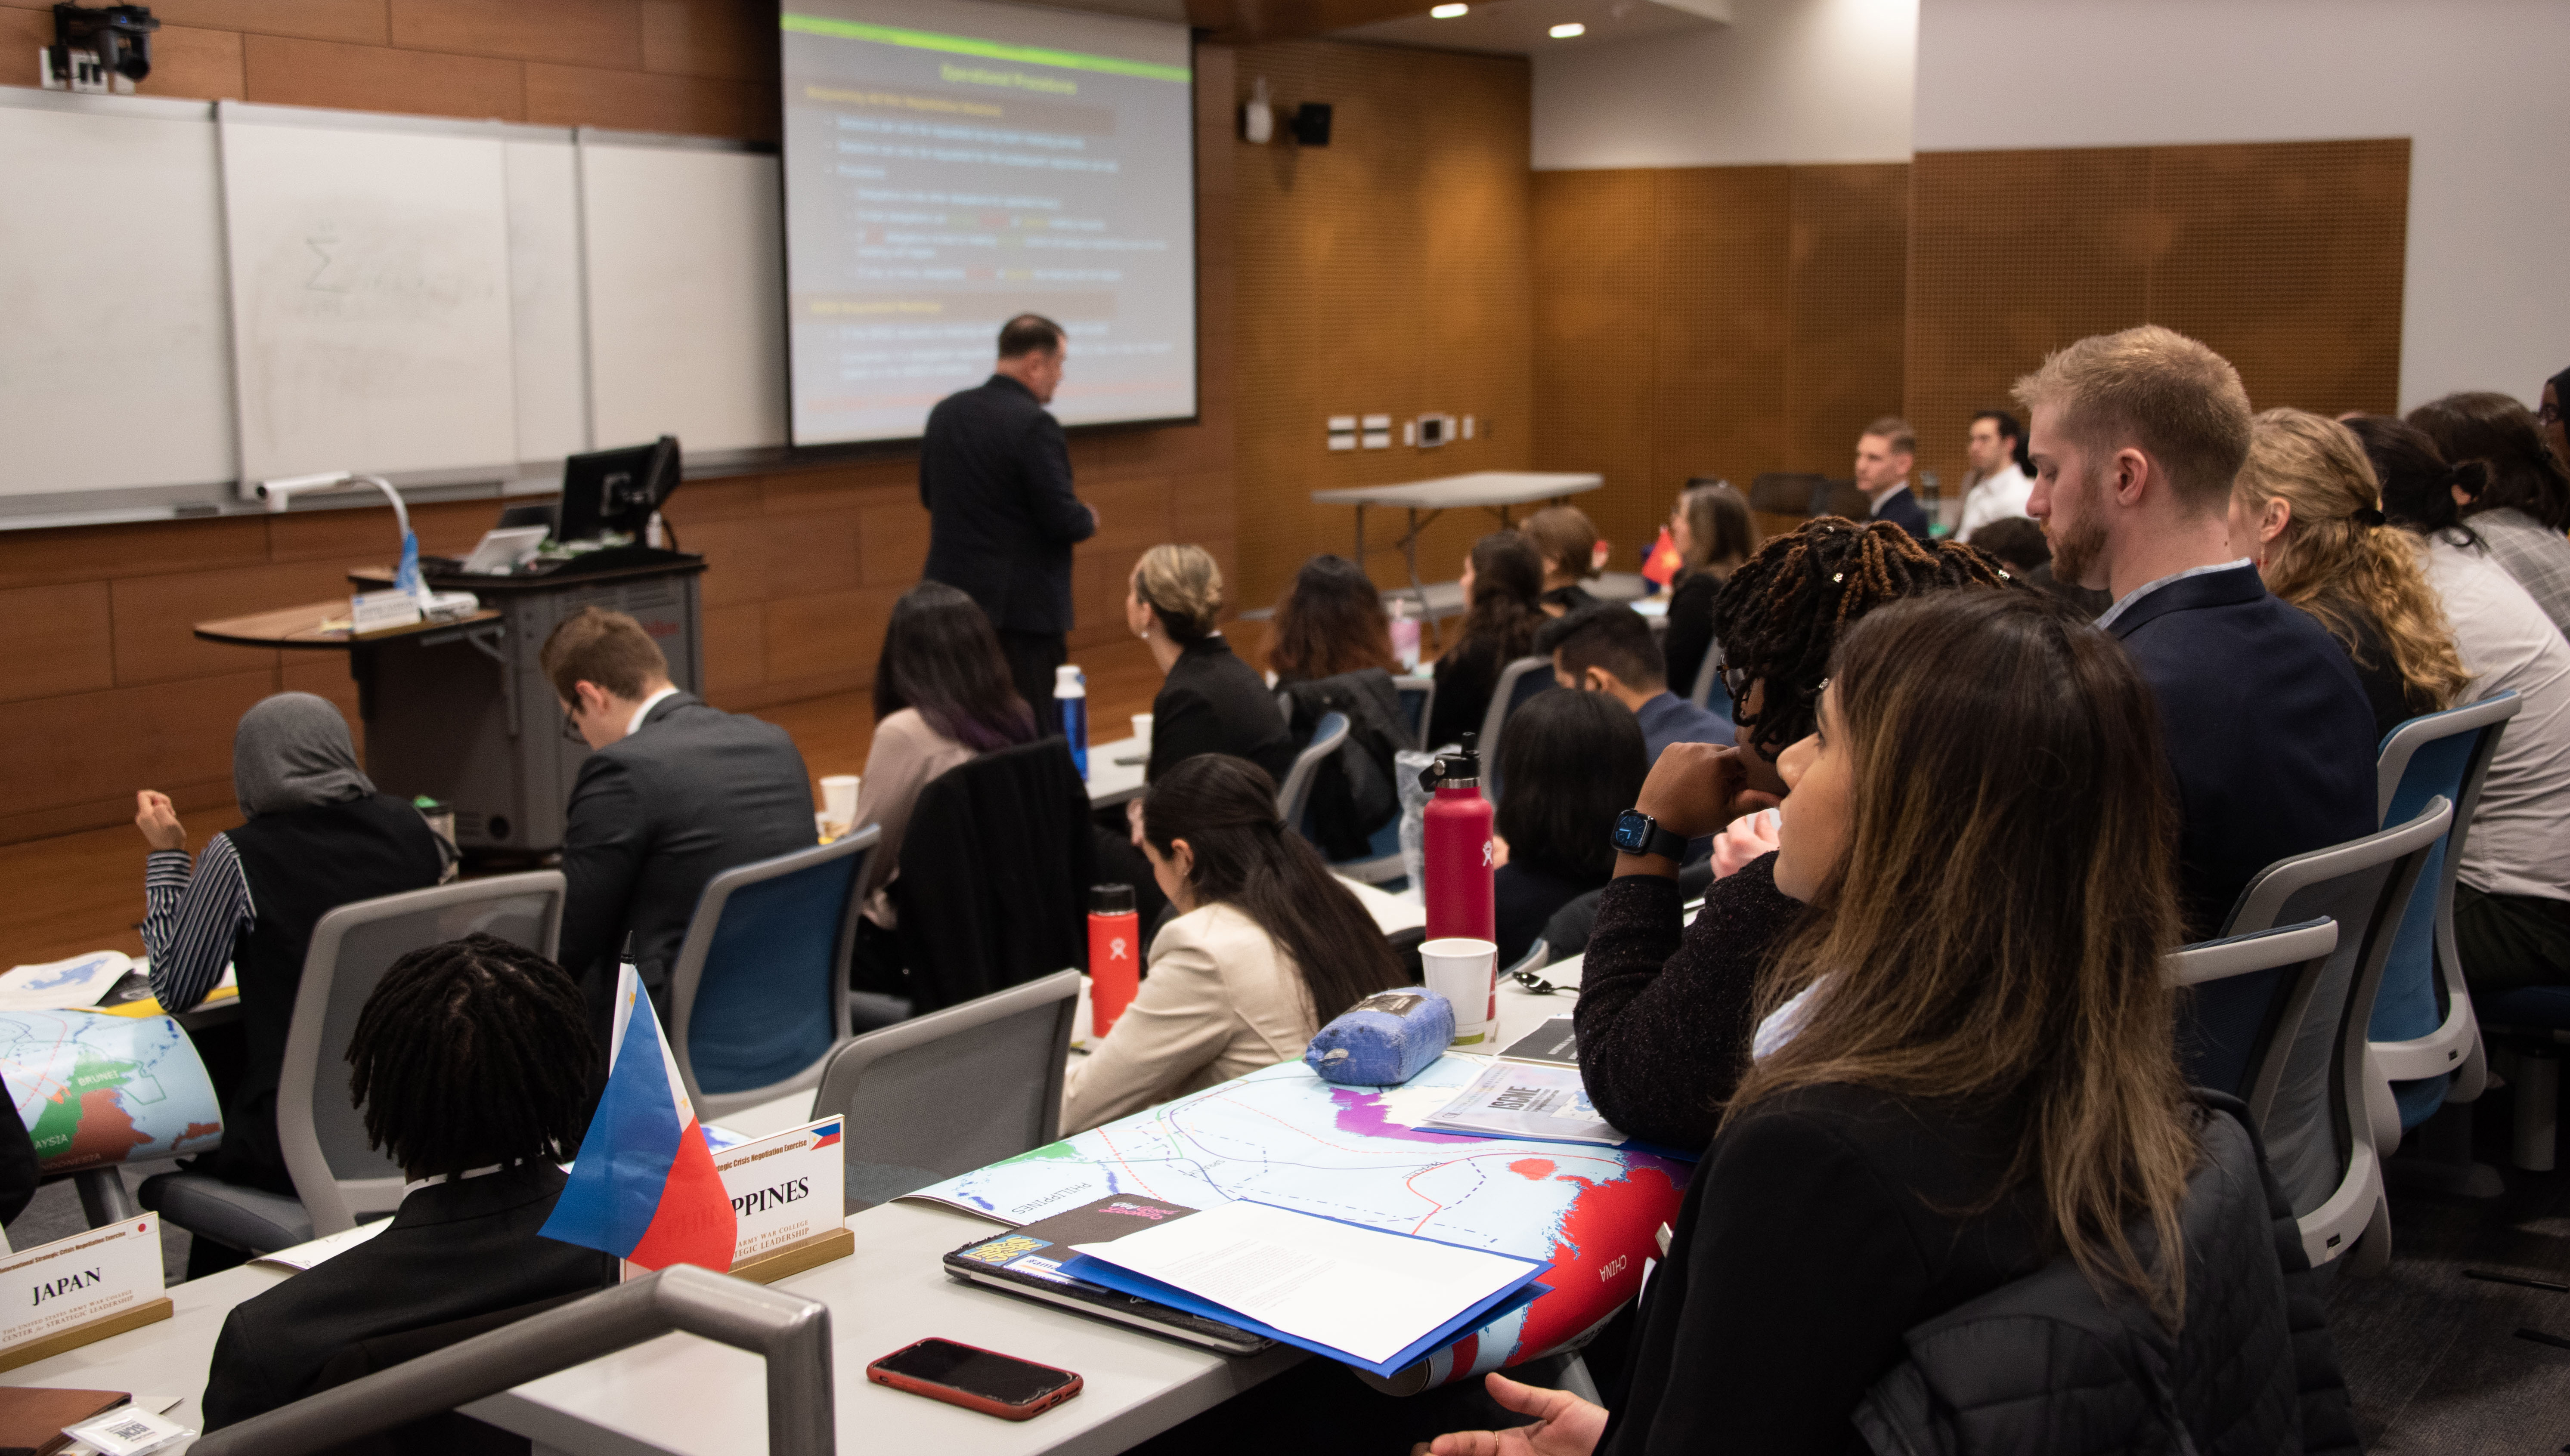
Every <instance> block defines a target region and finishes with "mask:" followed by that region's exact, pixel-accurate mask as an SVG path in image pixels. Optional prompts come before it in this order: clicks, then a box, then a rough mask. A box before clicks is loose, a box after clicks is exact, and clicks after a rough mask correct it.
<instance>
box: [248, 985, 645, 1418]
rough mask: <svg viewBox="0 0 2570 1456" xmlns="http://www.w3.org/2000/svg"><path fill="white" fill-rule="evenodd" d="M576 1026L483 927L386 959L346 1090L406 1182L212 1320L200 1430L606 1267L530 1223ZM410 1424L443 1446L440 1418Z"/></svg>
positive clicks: (352, 1052) (555, 1141)
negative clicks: (356, 1238)
mask: <svg viewBox="0 0 2570 1456" xmlns="http://www.w3.org/2000/svg"><path fill="white" fill-rule="evenodd" d="M588 1027H589V1022H588V1013H587V1011H586V1009H585V1004H584V1002H583V1001H582V998H581V993H580V987H579V986H578V985H576V984H574V983H573V981H572V978H571V977H570V976H569V975H567V974H565V973H564V972H563V970H562V968H561V967H559V966H557V965H555V964H554V963H553V962H552V961H550V960H547V959H546V958H544V957H543V956H541V955H538V954H537V953H536V952H534V951H532V950H529V949H527V948H526V947H524V946H522V945H514V944H511V943H510V942H508V941H506V940H503V939H500V938H498V937H497V936H493V935H484V934H473V935H467V936H465V937H464V938H463V939H461V940H449V941H447V942H446V943H444V944H442V945H430V946H427V947H425V948H423V949H419V950H414V951H412V952H411V953H409V954H408V955H405V956H403V957H402V958H401V959H399V960H397V961H395V962H393V966H392V969H390V970H388V971H385V972H384V978H383V980H382V981H380V982H379V983H377V985H376V986H375V990H374V994H372V995H370V996H368V997H367V998H366V1004H365V1007H364V1009H363V1010H361V1011H360V1012H358V1015H357V1029H356V1033H355V1035H354V1036H352V1037H351V1038H350V1039H349V1044H348V1060H349V1061H350V1062H352V1063H354V1064H355V1072H354V1074H353V1075H352V1076H351V1077H350V1078H349V1079H348V1089H349V1093H350V1095H351V1096H352V1098H353V1099H354V1100H355V1101H356V1103H357V1104H358V1105H359V1106H361V1107H362V1108H364V1110H365V1112H364V1115H365V1122H366V1137H367V1140H368V1142H369V1143H370V1144H371V1145H373V1146H375V1147H380V1148H382V1149H383V1150H384V1151H385V1152H386V1153H388V1154H390V1155H391V1156H392V1159H393V1161H394V1162H396V1163H398V1164H400V1165H401V1168H402V1171H403V1176H404V1177H406V1178H408V1179H410V1180H411V1182H410V1185H409V1187H408V1188H407V1189H405V1190H404V1192H403V1194H402V1201H401V1208H400V1209H399V1210H398V1211H397V1212H395V1213H394V1215H393V1217H392V1222H391V1223H390V1224H388V1225H385V1226H384V1230H383V1232H382V1233H381V1234H378V1235H376V1236H375V1237H374V1238H372V1239H370V1240H368V1241H366V1242H365V1243H363V1244H360V1245H358V1246H357V1247H356V1248H354V1249H350V1250H348V1251H346V1252H344V1253H342V1254H340V1255H338V1256H337V1257H335V1258H333V1259H331V1260H329V1261H328V1262H326V1263H324V1264H321V1265H317V1266H315V1267H314V1268H312V1269H311V1270H309V1271H307V1272H305V1273H303V1274H297V1275H295V1276H294V1277H293V1278H292V1279H291V1280H288V1281H287V1282H285V1283H282V1284H279V1285H277V1286H276V1287H274V1288H272V1289H269V1290H268V1291H267V1292H265V1293H263V1294H260V1295H258V1296H257V1297H255V1298H252V1299H249V1300H246V1301H244V1302H243V1303H241V1304H240V1305H239V1306H238V1307H236V1308H234V1309H233V1310H232V1312H231V1313H230V1314H229V1315H228V1316H226V1317H225V1318H224V1320H223V1330H222V1335H221V1337H220V1338H219V1339H217V1340H216V1341H215V1343H214V1365H213V1370H212V1373H211V1376H210V1378H209V1379H208V1381H207V1383H206V1401H205V1409H206V1429H207V1430H210V1431H211V1430H214V1429H216V1428H218V1427H221V1426H227V1425H230V1424H232V1423H233V1422H235V1421H243V1420H247V1419H249V1418H250V1417H251V1416H254V1415H258V1414H261V1413H263V1412H265V1411H270V1410H273V1409H275V1408H276V1407H278V1406H280V1405H284V1404H286V1403H288V1402H289V1401H294V1400H299V1399H301V1398H303V1397H304V1396H306V1395H309V1394H312V1393H313V1392H314V1391H315V1390H318V1389H320V1388H322V1386H323V1384H324V1383H325V1382H324V1379H323V1376H324V1366H327V1365H332V1364H334V1363H342V1362H341V1361H335V1360H334V1358H333V1357H334V1356H340V1355H342V1354H343V1353H344V1352H346V1351H349V1350H351V1349H352V1348H353V1347H356V1346H358V1345H359V1344H361V1343H362V1342H364V1341H368V1340H373V1339H377V1338H379V1337H382V1336H385V1335H391V1334H400V1333H405V1332H408V1331H414V1330H427V1329H429V1328H431V1327H432V1326H441V1325H452V1324H454V1323H455V1322H456V1321H458V1320H466V1319H481V1318H484V1317H485V1316H498V1315H502V1314H503V1313H504V1311H514V1312H517V1313H529V1312H533V1311H532V1310H530V1309H528V1308H527V1306H529V1305H533V1304H539V1303H545V1302H552V1301H560V1300H563V1299H566V1298H572V1297H577V1296H579V1295H581V1294H585V1293H588V1292H590V1291H591V1290H594V1289H603V1288H606V1287H608V1286H609V1285H611V1284H613V1283H615V1282H616V1260H615V1258H614V1257H612V1256H610V1255H606V1254H601V1253H599V1252H598V1251H596V1250H594V1249H580V1248H575V1247H574V1246H572V1245H569V1244H558V1243H556V1242H554V1241H553V1240H550V1239H546V1238H543V1237H541V1236H540V1234H539V1232H538V1231H540V1230H542V1229H543V1228H544V1226H545V1221H546V1220H547V1219H548V1218H550V1217H552V1215H553V1209H554V1200H555V1199H556V1198H558V1197H560V1196H561V1194H562V1189H563V1183H564V1178H563V1171H562V1169H561V1167H560V1166H559V1165H560V1164H562V1163H563V1162H564V1161H566V1160H568V1159H569V1158H570V1157H571V1156H572V1155H573V1154H574V1153H576V1152H578V1151H579V1150H580V1140H581V1135H582V1133H583V1132H585V1131H586V1130H587V1127H588V1122H589V1105H590V1096H591V1093H592V1091H593V1090H594V1088H595V1085H596V1083H597V1081H598V1079H599V1077H600V1075H601V1074H600V1068H599V1052H598V1045H597V1042H596V1041H595V1040H594V1039H593V1038H592V1037H591V1036H590V1034H589V1029H588ZM501 1322H505V1319H493V1320H491V1321H490V1323H491V1324H492V1325H494V1326H496V1324H497V1323H501ZM468 1332H475V1331H468ZM457 1337H458V1338H461V1337H462V1336H461V1334H459V1335H458V1336H457ZM369 1368H371V1366H368V1365H360V1366H359V1367H358V1368H357V1369H356V1370H355V1371H354V1372H353V1373H354V1374H363V1373H366V1371H367V1370H368V1369H369ZM330 1373H332V1374H333V1375H336V1376H338V1377H339V1378H348V1377H349V1372H341V1371H332V1372H330ZM461 1419H463V1418H462V1417H441V1418H438V1420H439V1421H446V1420H461ZM423 1424H433V1423H423ZM421 1434H422V1435H424V1436H428V1437H431V1438H432V1439H431V1440H430V1441H429V1443H428V1444H430V1445H432V1446H434V1447H435V1448H437V1449H445V1448H446V1447H448V1446H449V1445H451V1444H453V1442H452V1440H451V1439H450V1438H451V1437H452V1436H454V1434H455V1432H453V1431H452V1430H447V1429H444V1428H442V1427H441V1428H440V1429H438V1430H435V1431H423V1432H421Z"/></svg>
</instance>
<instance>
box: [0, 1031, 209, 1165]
mask: <svg viewBox="0 0 2570 1456" xmlns="http://www.w3.org/2000/svg"><path fill="white" fill-rule="evenodd" d="M0 1080H5V1081H6V1082H7V1083H8V1086H9V1100H10V1101H11V1102H12V1103H14V1104H16V1106H17V1109H18V1120H19V1121H21V1122H23V1123H25V1124H26V1126H27V1133H28V1135H29V1136H30V1137H32V1138H33V1139H34V1140H35V1143H36V1158H37V1161H38V1162H39V1163H41V1164H42V1165H43V1168H44V1171H45V1172H47V1173H70V1172H75V1171H77V1170H79V1169H83V1168H97V1167H102V1166H104V1165H107V1164H111V1163H123V1162H126V1161H127V1160H129V1159H141V1158H167V1157H171V1156H174V1155H177V1154H184V1153H206V1152H212V1151H213V1150H214V1145H215V1144H216V1143H218V1142H220V1141H221V1140H222V1136H223V1122H222V1114H221V1112H220V1111H219V1110H218V1108H217V1107H216V1104H215V1102H214V1082H213V1081H212V1079H210V1078H208V1077H207V1075H206V1067H205V1063H203V1062H201V1061H199V1060H198V1059H197V1049H196V1047H195V1046H194V1045H193V1044H191V1043H190V1042H189V1040H188V1033H187V1032H185V1031H183V1030H181V1029H180V1027H179V1023H178V1022H176V1021H174V1020H172V1019H170V1018H169V1017H167V1016H141V1017H126V1016H105V1015H99V1014H96V1013H93V1012H88V1011H0Z"/></svg>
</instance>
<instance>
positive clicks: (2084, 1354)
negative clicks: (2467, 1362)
mask: <svg viewBox="0 0 2570 1456" xmlns="http://www.w3.org/2000/svg"><path fill="white" fill-rule="evenodd" d="M2209 1100H2212V1101H2215V1102H2216V1103H2218V1104H2219V1106H2218V1107H2217V1108H2216V1109H2215V1110H2213V1111H2212V1113H2211V1115H2210V1116H2209V1118H2208V1120H2207V1121H2206V1123H2205V1125H2204V1134H2203V1135H2204V1150H2205V1161H2204V1163H2203V1164H2202V1166H2200V1167H2199V1168H2197V1170H2196V1172H2195V1176H2194V1177H2193V1178H2192V1179H2190V1180H2189V1182H2188V1186H2187V1198H2186V1207H2185V1209H2184V1211H2183V1212H2182V1214H2181V1219H2182V1221H2183V1222H2182V1224H2181V1231H2182V1237H2183V1239H2184V1247H2185V1252H2186V1267H2187V1278H2186V1313H2185V1320H2184V1323H2183V1325H2182V1326H2181V1328H2180V1331H2179V1333H2178V1334H2177V1335H2176V1336H2174V1337H2172V1336H2171V1335H2170V1334H2169V1332H2168V1331H2167V1329H2166V1328H2164V1327H2163V1326H2162V1325H2161V1324H2160V1322H2159V1321H2158V1320H2157V1319H2156V1318H2154V1317H2152V1315H2151V1314H2150V1313H2149V1311H2148V1310H2147V1309H2146V1308H2145V1307H2144V1306H2143V1305H2142V1303H2141V1302H2140V1301H2139V1300H2137V1299H2130V1298H2125V1299H2118V1300H2117V1301H2116V1302H2115V1303H2114V1304H2112V1305H2111V1306H2110V1305H2109V1304H2107V1303H2106V1302H2105V1301H2104V1300H2102V1299H2100V1298H2099V1297H2098V1296H2097V1291H2096V1289H2095V1288H2094V1287H2093V1286H2092V1285H2091V1284H2089V1282H2088V1281H2087V1279H2085V1278H2084V1277H2082V1276H2081V1275H2080V1274H2079V1271H2078V1270H2077V1268H2075V1267H2074V1266H2073V1265H2072V1264H2071V1263H2070V1261H2069V1259H2068V1258H2067V1257H2066V1256H2065V1257H2060V1258H2056V1259H2054V1260H2053V1261H2052V1262H2051V1263H2050V1264H2048V1265H2046V1266H2044V1268H2043V1269H2042V1270H2041V1271H2040V1272H2039V1273H2037V1274H2033V1275H2031V1276H2029V1277H2027V1278H2023V1279H2020V1280H2018V1281H2017V1282H2015V1283H2012V1284H2008V1285H2006V1286H2004V1287H2002V1288H1999V1289H1997V1290H1995V1291H1993V1292H1991V1293H1989V1294H1985V1295H1983V1296H1982V1297H1980V1298H1979V1299H1976V1300H1974V1301H1972V1302H1971V1303H1969V1304H1966V1305H1963V1306H1962V1307H1961V1308H1958V1309H1954V1310H1951V1311H1948V1312H1947V1313H1945V1314H1942V1315H1939V1316H1937V1317H1936V1318H1934V1319H1931V1320H1929V1321H1928V1322H1927V1323H1924V1324H1921V1325H1920V1326H1918V1327H1917V1328H1915V1329H1912V1330H1911V1331H1910V1332H1909V1333H1908V1334H1907V1335H1905V1336H1904V1337H1903V1342H1904V1344H1905V1345H1906V1346H1907V1348H1908V1354H1909V1357H1908V1358H1907V1359H1906V1360H1904V1361H1903V1362H1902V1363H1901V1364H1900V1365H1898V1366H1896V1367H1895V1368H1894V1369H1893V1370H1892V1372H1891V1373H1889V1374H1887V1375H1885V1376H1884V1377H1883V1378H1882V1379H1881V1380H1879V1381H1877V1382H1875V1385H1874V1388H1873V1389H1872V1390H1871V1391H1869V1392H1868V1393H1867V1395H1866V1397H1865V1399H1864V1401H1863V1402H1862V1403H1861V1404H1860V1405H1859V1406H1858V1407H1857V1413H1856V1423H1857V1426H1858V1428H1859V1429H1860V1430H1862V1431H1864V1432H1865V1434H1866V1436H1867V1437H1868V1438H1869V1439H1870V1441H1871V1442H1872V1444H1873V1448H1874V1450H1875V1451H1876V1452H1878V1453H1881V1456H1976V1453H1999V1452H2020V1451H2043V1452H2046V1453H2050V1456H2089V1453H2095V1456H2105V1453H2108V1452H2119V1453H2120V1452H2147V1453H2167V1456H2176V1453H2179V1452H2186V1453H2190V1456H2194V1453H2201V1456H2233V1453H2236V1456H2251V1453H2255V1456H2270V1453H2295V1452H2329V1453H2338V1452H2345V1453H2349V1456H2354V1453H2355V1452H2356V1450H2357V1449H2358V1447H2357V1443H2356V1420H2355V1412H2354V1410H2353V1408H2352V1407H2351V1405H2350V1403H2349V1399H2348V1392H2347V1384H2346V1381H2345V1380H2344V1379H2343V1378H2342V1377H2341V1375H2340V1373H2339V1366H2338V1357H2337V1352H2336V1350H2335V1349H2334V1348H2333V1346H2332V1344H2331V1341H2330V1337H2329V1324H2328V1321H2327V1318H2326V1316H2325V1314H2324V1312H2323V1309H2322V1304H2321V1297H2320V1293H2319V1290H2318V1289H2317V1288H2316V1287H2315V1286H2314V1280H2313V1276H2312V1273H2311V1265H2310V1263H2309V1262H2308V1261H2307V1260H2306V1259H2305V1257H2304V1254H2303V1241H2302V1235H2301V1232H2300V1231H2299V1230H2298V1229H2297V1228H2296V1227H2295V1224H2294V1213H2293V1206H2292V1204H2291V1203H2290V1202H2289V1201H2288V1200H2287V1199H2286V1197H2285V1192H2284V1189H2283V1188H2282V1187H2281V1186H2280V1185H2278V1183H2277V1182H2276V1178H2275V1175H2274V1173H2273V1172H2271V1171H2270V1170H2269V1169H2268V1168H2267V1165H2266V1160H2265V1159H2264V1158H2263V1157H2262V1156H2260V1152H2259V1148H2258V1143H2257V1136H2256V1134H2255V1133H2254V1132H2253V1131H2251V1129H2250V1127H2249V1124H2248V1120H2247V1116H2246V1109H2245V1108H2243V1107H2242V1106H2241V1104H2239V1103H2238V1102H2236V1101H2234V1100H2233V1099H2230V1098H2227V1097H2226V1098H2218V1099H2209ZM2134 1237H2135V1242H2136V1243H2137V1244H2138V1245H2139V1246H2140V1247H2142V1248H2143V1249H2146V1250H2147V1249H2150V1248H2153V1247H2155V1246H2156V1239H2155V1238H2154V1237H2153V1236H2152V1234H2151V1231H2150V1230H2149V1229H2148V1228H2142V1229H2138V1230H2136V1231H2135V1235H2134Z"/></svg>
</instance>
